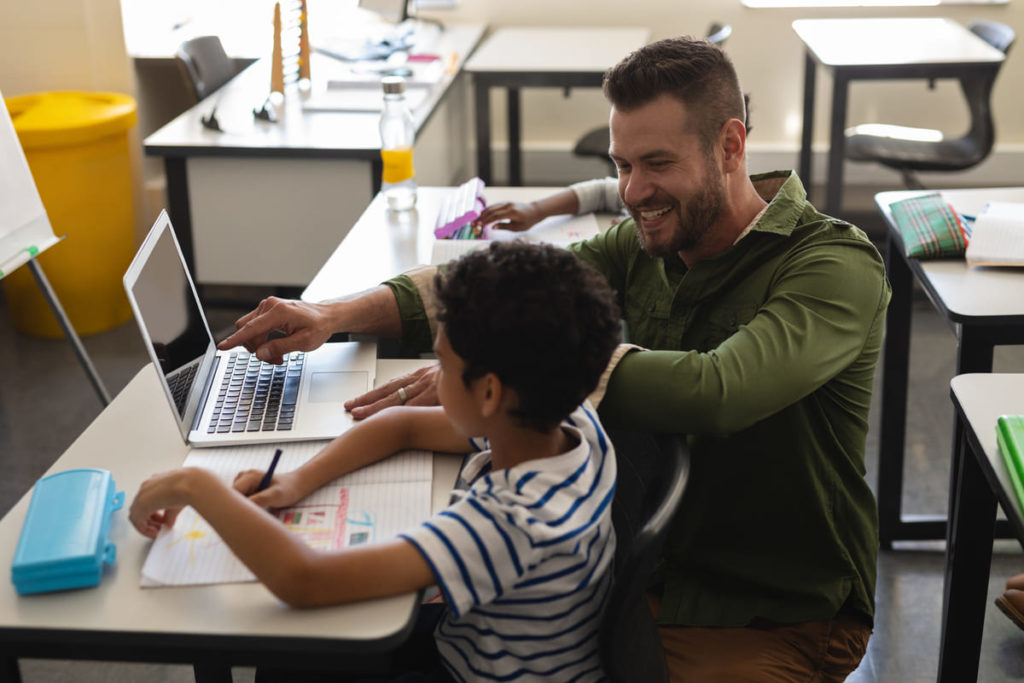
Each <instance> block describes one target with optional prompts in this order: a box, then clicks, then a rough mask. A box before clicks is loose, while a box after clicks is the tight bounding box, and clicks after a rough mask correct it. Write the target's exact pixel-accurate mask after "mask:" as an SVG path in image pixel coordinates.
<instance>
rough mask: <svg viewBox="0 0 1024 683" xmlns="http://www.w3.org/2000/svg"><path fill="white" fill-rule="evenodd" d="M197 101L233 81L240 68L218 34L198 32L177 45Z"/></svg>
mask: <svg viewBox="0 0 1024 683" xmlns="http://www.w3.org/2000/svg"><path fill="white" fill-rule="evenodd" d="M175 58H176V60H177V62H178V66H179V68H180V69H181V73H182V76H184V78H185V82H186V83H188V86H189V90H190V91H191V92H192V94H193V96H195V98H196V102H198V101H200V100H202V99H204V98H205V97H207V96H208V95H209V94H210V93H212V92H213V91H215V90H216V89H217V88H219V87H221V86H222V85H224V84H225V83H227V82H228V81H230V80H231V79H232V78H233V77H234V75H235V74H236V73H238V69H237V68H235V63H234V61H232V59H231V58H230V57H228V55H227V53H226V52H224V46H223V45H221V42H220V38H218V37H217V36H199V37H198V38H192V39H191V40H186V41H185V42H184V43H182V44H181V45H179V46H178V52H177V53H176V54H175Z"/></svg>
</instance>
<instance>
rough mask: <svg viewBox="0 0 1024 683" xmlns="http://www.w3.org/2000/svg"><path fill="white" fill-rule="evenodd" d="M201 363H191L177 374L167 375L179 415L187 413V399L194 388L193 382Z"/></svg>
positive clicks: (168, 384)
mask: <svg viewBox="0 0 1024 683" xmlns="http://www.w3.org/2000/svg"><path fill="white" fill-rule="evenodd" d="M198 369H199V363H190V364H189V366H188V367H186V368H184V369H183V370H182V371H181V372H179V373H177V374H171V375H168V376H167V386H168V387H170V389H171V396H172V397H173V398H174V407H175V408H177V409H178V415H184V414H185V400H186V399H187V398H188V392H189V390H191V389H192V382H194V381H195V379H196V370H198Z"/></svg>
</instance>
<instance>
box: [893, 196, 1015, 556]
mask: <svg viewBox="0 0 1024 683" xmlns="http://www.w3.org/2000/svg"><path fill="white" fill-rule="evenodd" d="M920 194H926V192H882V193H879V194H877V195H875V203H876V204H877V205H878V208H879V210H880V211H881V212H882V215H883V217H884V218H885V219H886V221H887V223H888V225H889V238H888V242H887V246H886V255H885V261H886V264H885V268H886V273H887V275H888V277H889V282H890V284H891V285H892V300H891V301H890V303H889V310H888V312H887V315H886V331H885V352H884V354H883V357H882V378H881V408H880V413H881V426H880V434H879V466H878V517H879V537H880V540H881V543H882V547H885V548H889V547H891V546H892V542H893V541H894V540H901V539H902V540H908V539H909V540H913V539H936V538H946V526H947V524H946V517H945V516H941V517H937V518H928V517H925V518H920V517H919V518H917V519H913V520H910V519H904V517H903V516H902V515H901V512H900V508H901V500H902V489H903V455H904V453H903V451H904V446H905V431H906V412H907V375H908V366H909V355H910V318H911V313H912V306H911V303H912V302H911V295H912V290H913V284H914V280H917V282H919V283H920V284H921V286H922V287H923V288H924V291H925V293H926V294H927V295H928V298H929V299H930V300H931V302H932V305H934V306H935V309H936V310H937V311H938V312H939V314H940V315H941V316H942V317H943V318H944V319H945V320H946V322H947V323H949V325H950V328H951V330H952V331H953V333H954V334H955V335H956V336H957V369H956V373H957V374H963V373H969V372H991V371H992V354H993V349H994V347H995V346H997V345H1000V344H1021V343H1024V297H1022V296H1021V294H1022V292H1024V272H1022V271H1021V270H1020V269H1019V268H979V267H973V268H972V267H968V265H967V263H966V261H964V259H963V258H948V259H929V260H919V259H914V258H907V256H906V250H905V249H904V246H903V241H902V240H901V239H900V236H899V232H898V231H897V229H896V226H895V224H894V222H893V219H892V212H891V211H890V210H889V205H890V204H892V203H893V202H895V201H899V200H901V199H906V198H907V197H911V196H914V195H920ZM942 196H943V197H944V198H945V199H946V200H947V201H948V202H950V203H951V204H952V205H953V206H954V207H955V208H956V209H957V210H958V211H960V212H961V213H965V214H968V215H977V214H978V213H979V212H980V211H981V209H982V208H983V207H984V205H985V203H986V202H989V201H1017V202H1022V201H1024V188H992V189H972V190H944V191H942ZM961 432H962V424H961V421H960V420H957V421H956V424H955V425H954V446H953V455H952V458H953V467H954V469H953V477H954V478H955V477H956V472H957V466H958V462H959V460H960V456H959V447H958V444H959V442H960V441H961V439H962V433H961ZM953 513H954V510H952V509H950V510H949V515H950V517H951V516H952V515H953Z"/></svg>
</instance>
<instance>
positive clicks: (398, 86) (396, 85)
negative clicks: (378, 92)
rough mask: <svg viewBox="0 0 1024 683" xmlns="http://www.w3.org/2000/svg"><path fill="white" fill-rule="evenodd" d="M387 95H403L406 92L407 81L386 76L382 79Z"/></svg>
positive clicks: (397, 77) (399, 77)
mask: <svg viewBox="0 0 1024 683" xmlns="http://www.w3.org/2000/svg"><path fill="white" fill-rule="evenodd" d="M380 84H381V86H382V87H383V88H384V94H385V95H401V94H402V93H404V92H405V79H404V78H402V77H401V76H385V77H384V78H382V79H380Z"/></svg>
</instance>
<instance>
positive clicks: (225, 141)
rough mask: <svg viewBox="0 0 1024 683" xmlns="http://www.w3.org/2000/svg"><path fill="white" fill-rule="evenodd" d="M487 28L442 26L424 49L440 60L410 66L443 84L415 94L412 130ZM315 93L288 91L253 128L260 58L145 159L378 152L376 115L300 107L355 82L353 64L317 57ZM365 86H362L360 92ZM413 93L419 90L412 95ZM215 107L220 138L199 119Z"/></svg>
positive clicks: (161, 135) (150, 140) (264, 70)
mask: <svg viewBox="0 0 1024 683" xmlns="http://www.w3.org/2000/svg"><path fill="white" fill-rule="evenodd" d="M483 31H484V27H483V25H480V24H447V25H446V26H445V30H444V31H443V32H441V33H440V34H439V35H438V36H437V38H436V42H435V43H434V44H433V45H431V46H429V47H424V50H425V51H428V52H431V53H434V54H437V55H438V56H439V57H440V58H441V59H440V60H439V62H438V63H436V64H434V63H432V64H426V65H424V64H413V65H411V66H412V67H413V68H415V69H417V70H421V69H426V68H431V67H432V66H433V67H434V68H438V69H439V71H438V73H440V74H441V75H440V77H439V78H438V80H437V83H436V85H434V86H432V87H431V88H429V90H428V91H427V94H426V96H421V95H419V94H414V93H413V92H412V90H413V88H411V87H410V94H409V99H410V102H411V103H416V104H418V106H416V107H415V108H413V118H414V119H415V120H416V125H417V129H420V128H422V127H423V125H424V123H425V122H426V119H427V117H428V116H429V115H430V113H431V112H432V111H433V109H434V108H435V107H436V105H437V103H438V102H439V101H440V99H441V97H442V96H443V95H444V93H445V92H446V90H447V89H448V87H449V86H450V85H451V83H452V80H453V79H454V78H455V76H456V75H457V70H458V68H460V67H461V65H462V63H463V61H464V59H465V56H466V55H467V54H468V53H469V52H471V51H472V50H473V48H474V47H475V46H476V44H477V42H478V41H479V40H480V37H481V36H482V35H483ZM450 55H455V57H454V59H455V64H454V70H449V71H451V72H450V73H445V72H444V64H443V63H444V62H447V60H448V59H449V58H450ZM310 70H311V73H312V87H311V89H310V90H308V91H300V89H299V88H298V86H297V85H289V86H286V90H287V94H286V97H285V98H284V102H283V103H281V104H278V105H276V106H275V107H274V109H275V113H276V114H277V118H278V122H277V123H269V122H266V121H258V120H256V119H255V118H254V117H253V114H252V110H253V108H259V107H260V106H262V104H263V102H264V100H265V99H266V97H267V94H268V93H269V90H270V62H269V60H267V59H261V60H259V61H257V62H256V63H255V64H253V65H252V66H250V67H249V68H247V69H246V70H245V71H243V72H242V73H240V74H239V75H238V76H236V77H235V78H233V79H232V80H231V81H230V82H228V83H227V84H225V85H224V86H223V87H222V88H221V89H220V90H218V91H216V92H215V93H213V94H212V95H211V96H210V97H208V98H206V99H205V100H203V101H202V102H200V103H198V104H196V105H195V106H193V107H192V108H190V109H188V110H187V111H185V112H184V113H182V114H181V115H180V116H178V117H177V118H175V119H174V120H172V121H171V122H169V123H168V124H167V125H165V126H163V127H162V128H160V129H159V130H157V131H156V132H154V133H153V134H152V135H150V136H148V137H147V138H146V140H145V144H146V148H147V152H149V153H153V152H157V153H161V152H166V151H171V150H175V149H183V150H185V151H191V152H198V151H203V153H205V154H215V153H218V152H224V151H225V150H232V151H234V153H236V154H237V153H238V152H237V150H252V151H253V153H264V152H266V151H267V150H276V149H281V150H288V151H289V152H291V153H294V154H302V153H305V154H308V155H309V156H332V155H333V156H341V155H348V154H355V155H358V156H364V157H365V158H367V159H369V158H370V156H371V155H372V154H373V153H374V152H376V150H379V149H380V131H379V123H380V112H379V111H363V112H354V111H343V112H339V111H308V110H306V109H304V108H303V102H304V100H307V99H309V98H310V97H316V98H320V99H321V100H323V98H324V97H325V95H326V94H327V91H328V88H327V84H328V81H331V80H338V81H349V80H352V78H353V77H352V71H351V68H350V64H349V63H347V62H342V61H339V60H336V59H332V58H330V57H325V56H324V55H322V54H320V53H317V52H314V53H313V54H312V55H311V59H310ZM360 87H363V86H360ZM416 90H420V89H419V88H416ZM214 107H216V115H217V120H218V122H219V123H220V126H221V128H222V130H223V132H217V131H213V130H209V129H207V128H204V127H203V125H202V124H201V123H200V119H201V118H202V117H203V116H206V115H208V114H209V113H210V111H211V110H212V109H213V108H214Z"/></svg>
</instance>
